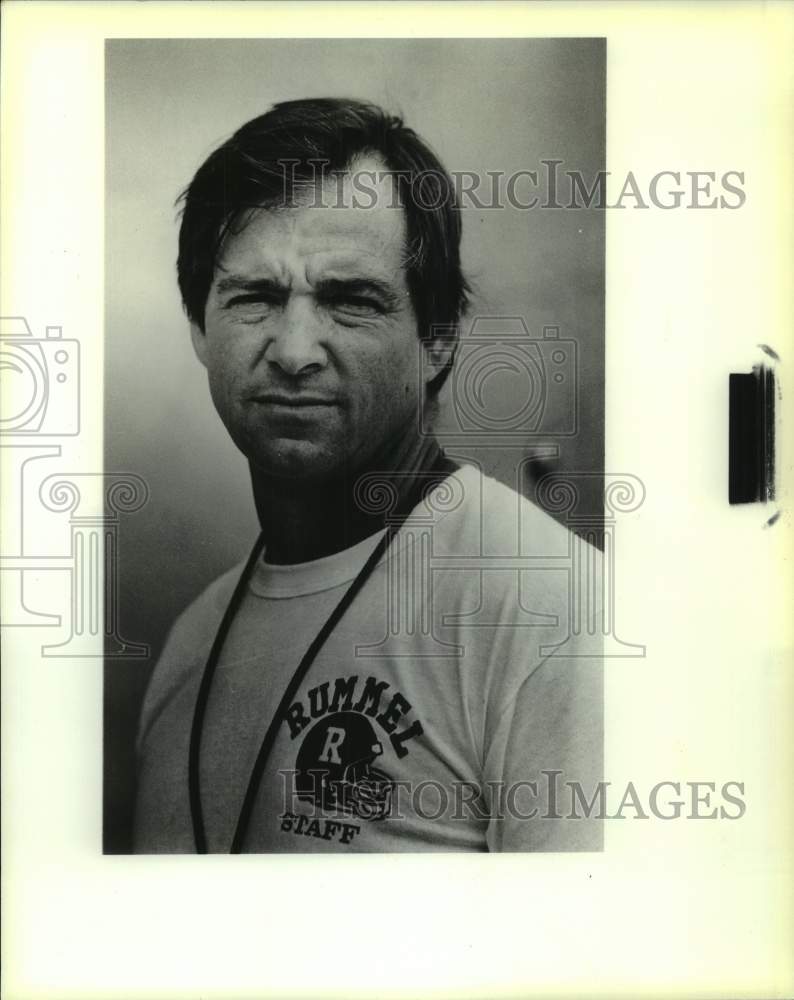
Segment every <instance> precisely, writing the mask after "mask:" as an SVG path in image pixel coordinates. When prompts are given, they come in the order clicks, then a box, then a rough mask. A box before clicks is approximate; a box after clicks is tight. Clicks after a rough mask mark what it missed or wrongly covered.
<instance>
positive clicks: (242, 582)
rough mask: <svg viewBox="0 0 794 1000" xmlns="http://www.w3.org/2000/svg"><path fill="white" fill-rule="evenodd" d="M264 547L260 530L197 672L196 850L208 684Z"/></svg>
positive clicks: (192, 785) (200, 834) (190, 769)
mask: <svg viewBox="0 0 794 1000" xmlns="http://www.w3.org/2000/svg"><path fill="white" fill-rule="evenodd" d="M264 547H265V536H264V532H262V533H260V535H259V537H258V538H257V540H256V542H255V543H254V547H253V548H252V549H251V554H250V555H249V557H248V561H247V562H246V564H245V568H244V569H243V571H242V573H241V574H240V579H239V580H238V581H237V586H236V587H235V588H234V593H233V594H232V598H231V600H230V601H229V603H228V604H227V605H226V611H225V612H224V614H223V618H222V619H221V623H220V625H219V626H218V631H217V632H216V633H215V640H214V642H213V643H212V648H211V649H210V655H209V656H208V657H207V663H206V666H205V667H204V673H203V674H202V676H201V684H200V685H199V689H198V696H197V697H196V708H195V710H194V712H193V725H192V726H191V727H190V750H189V752H188V766H187V784H188V793H189V795H190V815H191V818H192V820H193V838H194V840H195V842H196V853H197V854H206V853H207V834H206V831H205V829H204V813H203V810H202V808H201V787H200V784H199V756H200V753H201V734H202V732H203V730H204V716H205V715H206V713H207V702H208V701H209V696H210V688H211V687H212V679H213V677H214V676H215V668H216V667H217V666H218V660H219V659H220V657H221V650H222V649H223V644H224V642H225V641H226V636H227V635H228V633H229V629H230V628H231V624H232V622H233V621H234V617H235V615H236V614H237V612H238V610H239V608H240V605H241V604H242V602H243V597H244V596H245V592H246V589H247V587H248V580H249V577H250V576H251V573H252V572H253V569H254V566H255V565H256V563H257V560H258V559H259V556H260V555H261V553H262V549H263V548H264Z"/></svg>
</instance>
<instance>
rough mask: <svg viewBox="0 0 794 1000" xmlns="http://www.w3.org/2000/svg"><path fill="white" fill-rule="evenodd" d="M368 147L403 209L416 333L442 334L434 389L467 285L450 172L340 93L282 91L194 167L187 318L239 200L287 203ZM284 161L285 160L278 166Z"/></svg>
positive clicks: (186, 205)
mask: <svg viewBox="0 0 794 1000" xmlns="http://www.w3.org/2000/svg"><path fill="white" fill-rule="evenodd" d="M367 153H375V154H378V155H379V156H380V157H381V159H382V160H383V161H384V163H385V165H386V167H387V169H388V170H389V171H390V172H393V174H394V177H395V181H396V186H397V191H398V195H399V198H400V202H401V204H402V205H403V207H404V209H405V212H406V217H407V246H406V248H405V262H406V279H407V283H408V289H409V292H410V296H411V303H412V305H413V309H414V313H415V314H416V318H417V323H418V332H419V336H420V338H422V339H427V338H429V337H431V336H432V335H436V336H438V331H439V328H441V330H442V331H443V334H442V335H443V336H444V337H445V338H446V339H447V340H448V344H449V347H450V348H451V350H450V357H449V361H448V363H447V365H446V366H445V368H444V369H443V370H442V371H441V372H440V373H439V374H438V375H437V376H436V377H435V378H434V379H433V381H432V382H431V383H430V384H429V385H428V392H429V393H430V394H434V393H436V392H438V390H439V389H440V388H441V386H442V385H443V383H444V382H445V381H446V379H447V376H448V375H449V371H450V369H451V367H452V363H453V360H454V348H455V346H456V344H457V330H458V324H459V322H460V318H461V316H462V314H463V312H464V311H465V308H466V305H467V302H468V293H469V286H468V283H467V281H466V279H465V277H464V276H463V272H462V270H461V264H460V236H461V225H460V215H459V208H458V205H457V201H456V198H455V193H454V188H453V184H452V180H451V178H450V176H449V174H448V173H447V172H446V170H445V169H444V167H443V166H442V164H441V162H440V161H439V159H438V157H437V156H436V155H435V153H433V151H432V150H431V149H430V148H429V147H428V146H427V145H426V143H425V142H423V140H422V139H420V138H419V136H418V135H417V134H416V133H415V132H414V131H413V129H410V128H406V126H405V125H404V124H403V121H402V118H400V117H398V116H396V115H389V114H387V113H386V112H385V111H383V110H382V109H381V108H379V107H378V106H377V105H375V104H370V103H367V102H364V101H358V100H352V99H346V98H312V99H306V100H299V101H283V102H282V103H280V104H275V105H274V106H273V107H272V108H271V110H270V111H268V112H267V113H266V114H263V115H260V116H259V117H257V118H254V119H252V120H251V121H249V122H247V123H246V124H245V125H243V126H242V127H241V128H239V129H238V130H237V131H236V132H235V133H234V135H233V136H232V137H231V138H230V139H227V140H226V142H224V143H223V145H222V146H220V147H219V148H218V149H216V150H215V152H213V153H212V154H211V155H210V156H209V157H208V158H207V160H205V162H204V163H203V164H202V165H201V167H199V169H198V171H197V172H196V175H195V177H194V178H193V180H192V181H191V182H190V184H189V185H188V187H187V188H186V189H185V190H184V191H183V192H182V194H181V195H180V196H179V199H178V203H181V204H182V205H183V210H182V224H181V228H180V231H179V258H178V260H177V274H178V279H179V289H180V292H181V293H182V302H183V304H184V308H185V312H186V313H187V315H188V317H189V318H190V320H191V321H192V322H194V323H196V324H197V325H198V326H199V327H200V328H201V329H203V328H204V310H205V306H206V303H207V297H208V295H209V291H210V287H211V285H212V280H213V277H214V274H215V267H216V264H217V260H218V256H219V253H220V250H221V246H222V244H223V240H224V238H225V237H226V235H227V233H229V232H230V229H231V227H233V226H234V227H235V228H236V227H237V225H238V224H240V223H241V224H242V226H244V225H245V224H246V222H247V221H248V218H250V215H249V216H248V217H247V218H246V217H245V213H246V210H251V209H255V208H262V207H264V208H267V207H274V208H275V207H276V206H278V205H279V204H282V205H283V204H284V203H285V198H286V203H287V204H289V203H290V201H291V198H292V195H293V194H294V192H295V191H296V190H297V189H299V188H300V187H301V185H303V186H305V185H306V183H307V181H308V180H309V179H312V180H314V179H315V178H316V176H317V175H318V174H320V175H322V174H324V173H335V172H339V171H344V170H345V169H347V168H348V167H349V166H350V165H351V163H352V161H353V160H354V159H355V158H356V157H358V156H361V155H364V154H367ZM285 162H286V163H287V164H288V165H289V169H288V170H285Z"/></svg>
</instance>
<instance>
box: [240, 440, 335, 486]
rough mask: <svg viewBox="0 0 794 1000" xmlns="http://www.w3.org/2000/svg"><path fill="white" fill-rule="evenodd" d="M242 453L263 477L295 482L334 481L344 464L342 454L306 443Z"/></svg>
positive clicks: (269, 447)
mask: <svg viewBox="0 0 794 1000" xmlns="http://www.w3.org/2000/svg"><path fill="white" fill-rule="evenodd" d="M241 450H242V451H243V454H245V455H246V457H247V458H248V460H249V462H250V463H251V465H252V466H253V467H254V468H256V469H257V470H259V471H260V472H262V473H264V474H265V475H266V476H274V477H276V478H278V479H292V480H295V481H298V482H312V481H315V482H322V481H323V480H328V479H333V478H335V477H336V476H338V475H339V474H340V473H341V472H342V470H343V469H344V467H345V465H346V456H345V455H344V454H340V453H339V452H334V451H333V450H329V449H328V448H327V447H325V448H323V447H321V446H319V445H318V444H315V443H312V442H308V441H293V440H287V441H282V442H278V443H273V444H270V445H268V446H267V447H265V448H262V447H261V445H260V446H259V447H254V448H242V449H241Z"/></svg>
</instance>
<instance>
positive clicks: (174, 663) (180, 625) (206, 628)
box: [138, 563, 243, 745]
mask: <svg viewBox="0 0 794 1000" xmlns="http://www.w3.org/2000/svg"><path fill="white" fill-rule="evenodd" d="M242 568H243V564H242V563H240V564H239V565H237V566H234V567H232V569H230V570H228V571H227V572H226V573H224V574H222V575H221V576H219V577H218V578H217V579H216V580H213V582H212V583H210V584H209V586H207V587H205V589H204V590H203V591H202V592H201V593H200V594H199V596H198V597H197V598H196V599H195V600H194V601H192V602H191V603H190V604H189V605H188V607H187V608H185V610H184V611H183V612H182V613H181V614H180V615H179V617H178V618H177V619H176V621H175V622H174V624H173V625H172V627H171V630H170V631H169V633H168V637H167V638H166V641H165V645H164V647H163V651H162V653H161V654H160V657H159V659H158V661H157V664H156V666H155V668H154V672H153V673H152V676H151V679H150V681H149V685H148V687H147V689H146V695H145V697H144V701H143V707H142V710H141V716H140V721H139V725H138V743H139V745H140V742H141V740H142V739H143V737H144V736H145V733H146V732H147V730H148V729H149V727H150V725H151V723H152V721H153V720H154V718H156V716H157V715H158V714H159V713H160V711H161V710H162V708H163V707H164V706H165V705H167V704H168V703H169V702H170V700H171V699H172V698H173V697H174V696H175V695H177V694H178V693H179V691H181V690H182V689H183V688H184V686H185V685H186V684H187V683H190V679H191V678H192V677H195V675H196V673H197V672H198V671H199V670H200V668H201V665H202V664H203V663H204V662H205V660H206V658H207V654H208V653H209V650H210V646H211V645H212V642H213V640H214V638H215V633H216V631H217V629H218V626H219V625H220V622H221V619H222V618H223V613H224V611H225V610H226V607H227V605H228V603H229V601H230V600H231V597H232V594H233V592H234V588H235V585H236V583H237V581H238V579H239V578H240V573H241V572H242Z"/></svg>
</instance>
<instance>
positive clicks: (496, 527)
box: [436, 464, 573, 557]
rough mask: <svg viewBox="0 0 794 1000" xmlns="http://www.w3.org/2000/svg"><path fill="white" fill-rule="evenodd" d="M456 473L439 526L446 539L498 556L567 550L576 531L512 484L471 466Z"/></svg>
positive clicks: (441, 537) (441, 538)
mask: <svg viewBox="0 0 794 1000" xmlns="http://www.w3.org/2000/svg"><path fill="white" fill-rule="evenodd" d="M453 477H454V479H453V480H451V481H450V482H449V483H448V484H447V492H448V493H449V500H448V506H449V515H445V516H443V517H442V518H440V519H439V522H438V525H437V528H436V533H437V535H438V539H439V541H441V542H442V543H446V544H447V545H449V546H451V547H455V546H460V545H461V544H465V545H467V546H471V545H475V546H476V547H477V550H478V551H480V552H489V553H493V554H494V555H496V554H504V555H516V556H518V555H524V556H529V555H533V554H534V555H538V556H544V555H545V556H550V557H554V556H560V557H564V556H565V555H566V554H567V553H568V551H569V548H570V545H571V539H572V537H573V536H572V533H571V531H570V530H569V529H568V528H567V527H566V526H565V525H564V524H561V523H560V522H559V521H557V520H555V519H554V518H553V517H552V516H551V515H550V514H548V513H547V512H546V511H544V510H542V509H541V508H540V507H538V506H537V504H535V503H533V502H532V501H530V500H528V499H527V498H526V497H525V496H523V495H522V494H520V493H518V492H517V491H516V490H514V489H512V488H511V487H510V486H507V485H505V484H504V483H502V482H500V481H499V480H497V479H494V478H492V477H491V476H488V475H485V473H483V472H482V471H481V469H479V468H477V467H476V466H474V465H468V464H467V465H463V466H461V468H460V469H459V470H458V471H456V472H455V473H453ZM442 487H443V484H442ZM439 506H440V504H439Z"/></svg>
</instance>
